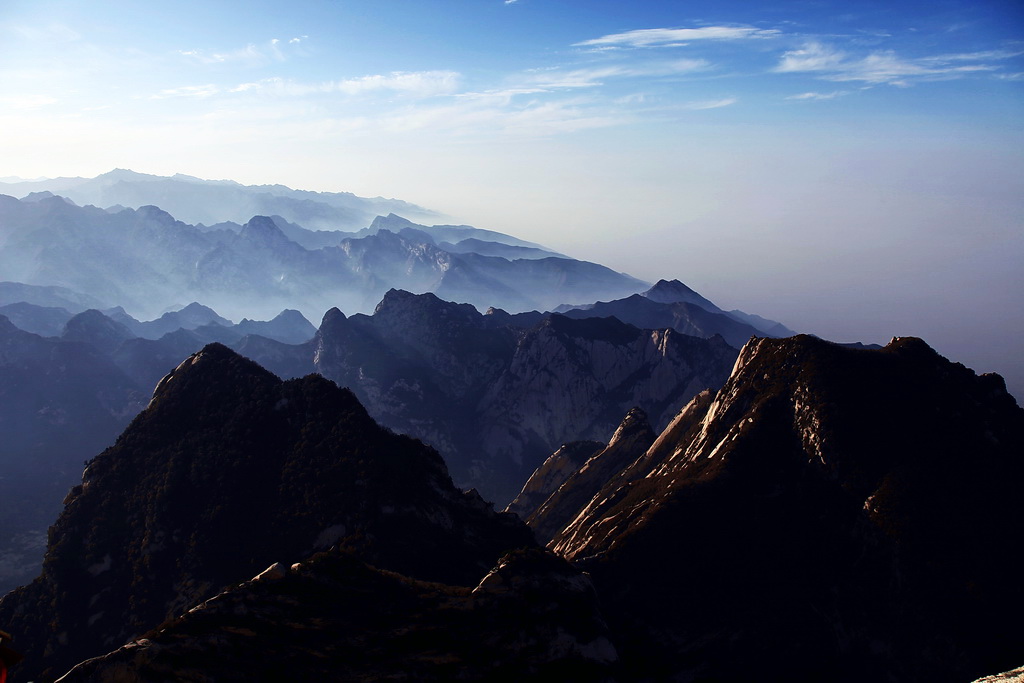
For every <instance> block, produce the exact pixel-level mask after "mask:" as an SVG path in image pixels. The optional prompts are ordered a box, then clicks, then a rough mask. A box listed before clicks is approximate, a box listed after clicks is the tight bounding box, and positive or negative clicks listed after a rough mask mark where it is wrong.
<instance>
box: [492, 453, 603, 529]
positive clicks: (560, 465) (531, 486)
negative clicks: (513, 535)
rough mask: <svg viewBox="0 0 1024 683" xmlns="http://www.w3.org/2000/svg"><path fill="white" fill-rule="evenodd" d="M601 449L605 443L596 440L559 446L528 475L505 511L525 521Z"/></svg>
mask: <svg viewBox="0 0 1024 683" xmlns="http://www.w3.org/2000/svg"><path fill="white" fill-rule="evenodd" d="M604 447H605V444H603V443H600V442H597V441H570V442H569V443H566V444H562V445H561V446H560V447H559V449H558V450H557V451H555V452H554V453H552V454H551V455H550V456H548V459H547V460H545V461H544V464H543V465H541V466H540V467H538V468H537V471H535V472H534V473H533V474H532V475H531V476H530V478H529V479H528V480H527V482H526V485H525V486H523V490H522V491H520V492H519V495H518V496H516V497H515V499H514V500H513V501H512V502H511V503H509V504H508V507H506V508H505V511H506V512H514V513H516V514H517V515H519V517H520V519H526V518H527V517H529V516H530V515H531V514H533V512H534V511H535V510H536V509H537V508H539V507H540V506H541V504H542V503H543V502H544V501H545V500H547V499H548V497H549V496H550V495H551V494H552V493H554V492H555V491H557V490H558V487H559V486H561V485H562V484H563V483H564V482H565V480H566V479H568V478H569V477H570V476H572V474H573V473H574V472H575V471H576V470H578V469H579V468H580V467H581V466H582V465H583V463H585V462H586V461H587V460H589V459H590V458H591V457H592V456H594V455H597V454H598V453H600V452H601V451H602V450H604ZM563 526H564V525H563Z"/></svg>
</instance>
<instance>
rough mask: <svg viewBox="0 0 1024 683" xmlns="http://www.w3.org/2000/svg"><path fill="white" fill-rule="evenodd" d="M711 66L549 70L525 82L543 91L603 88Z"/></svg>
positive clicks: (680, 63) (682, 63) (688, 62)
mask: <svg viewBox="0 0 1024 683" xmlns="http://www.w3.org/2000/svg"><path fill="white" fill-rule="evenodd" d="M710 66H711V65H710V64H709V63H708V62H707V61H705V60H703V59H676V60H672V61H666V62H652V63H647V64H636V65H625V64H618V65H611V66H600V67H590V68H585V69H573V70H569V71H565V70H561V69H551V70H546V71H536V72H533V73H532V74H530V75H529V76H528V77H527V81H528V82H529V83H531V84H533V85H535V86H539V87H542V88H592V87H595V86H599V85H602V84H604V82H605V81H607V80H609V79H616V78H637V77H647V76H674V75H679V74H685V73H693V72H696V71H704V70H706V69H708V68H709V67H710Z"/></svg>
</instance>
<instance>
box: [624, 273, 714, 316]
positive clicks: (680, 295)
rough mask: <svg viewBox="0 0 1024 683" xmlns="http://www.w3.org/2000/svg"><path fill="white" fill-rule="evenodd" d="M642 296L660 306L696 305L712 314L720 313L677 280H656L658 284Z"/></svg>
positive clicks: (711, 304)
mask: <svg viewBox="0 0 1024 683" xmlns="http://www.w3.org/2000/svg"><path fill="white" fill-rule="evenodd" d="M642 296H645V297H647V298H648V299H650V300H651V301H656V302H658V303H660V304H675V303H687V304H696V305H697V306H700V307H701V308H703V309H705V310H707V311H711V312H712V313H721V312H722V311H721V309H719V308H718V306H716V305H715V304H713V303H711V302H710V301H708V300H707V299H705V298H704V297H703V296H701V295H700V294H698V293H697V292H695V291H693V290H692V289H690V288H689V287H687V286H686V285H684V284H683V283H682V282H680V281H679V280H658V282H657V283H656V284H655V285H654V286H653V287H651V288H650V289H648V290H647V291H646V292H643V294H642Z"/></svg>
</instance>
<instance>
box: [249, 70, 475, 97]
mask: <svg viewBox="0 0 1024 683" xmlns="http://www.w3.org/2000/svg"><path fill="white" fill-rule="evenodd" d="M461 81H462V76H461V74H459V73H458V72H456V71H394V72H392V73H390V74H374V75H370V76H360V77H358V78H349V79H344V80H338V81H323V82H320V83H302V82H298V81H291V80H287V79H284V78H265V79H263V80H260V81H255V82H250V83H241V84H239V85H237V86H235V87H234V88H231V90H230V92H234V93H242V92H254V93H255V92H261V93H266V94H270V95H277V96H281V97H302V96H306V95H316V94H329V93H341V94H345V95H361V94H365V93H373V92H380V91H390V92H396V93H401V94H405V95H410V96H413V97H433V96H436V95H449V94H452V93H454V92H456V91H457V90H458V88H459V85H460V83H461Z"/></svg>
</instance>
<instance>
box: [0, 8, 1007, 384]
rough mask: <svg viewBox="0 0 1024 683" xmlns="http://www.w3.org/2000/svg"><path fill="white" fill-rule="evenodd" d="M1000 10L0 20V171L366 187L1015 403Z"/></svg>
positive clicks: (189, 13) (124, 14)
mask: <svg viewBox="0 0 1024 683" xmlns="http://www.w3.org/2000/svg"><path fill="white" fill-rule="evenodd" d="M1022 122H1024V10H1022V8H1021V5H1020V4H1019V3H1018V2H1015V1H1012V0H1007V1H1005V2H988V3H985V2H980V3H979V2H970V3H968V2H960V1H952V2H927V3H925V2H900V3H889V2H861V3H856V4H853V5H851V4H850V3H845V2H843V3H840V2H827V1H823V2H779V3H760V4H755V3H739V2H715V3H710V2H689V3H677V2H649V3H643V4H642V5H641V6H634V5H631V4H626V3H619V2H610V1H609V2H593V1H587V2H583V1H582V0H579V1H562V2H551V1H547V0H464V1H461V2H459V1H450V2H424V1H420V2H388V3H370V2H344V1H341V0H338V1H329V0H321V1H297V2H290V3H274V2H250V3H246V4H245V5H244V7H243V6H241V5H237V4H235V3H224V2H219V3H208V2H191V1H186V2H172V3H145V4H143V3H134V2H123V1H113V2H104V3H87V2H83V1H80V0H67V1H64V2H58V1H55V0H33V1H32V2H23V1H20V0H15V1H13V2H11V1H10V0H9V1H8V2H5V3H4V6H3V7H2V8H0V130H2V131H3V135H0V176H19V177H22V178H31V177H36V176H51V177H52V176H58V175H82V176H94V175H97V174H99V173H102V172H105V171H109V170H110V169H112V168H115V167H120V168H131V169H134V170H136V171H140V172H146V173H155V174H161V175H173V174H174V173H186V174H190V175H194V176H199V177H203V178H230V179H233V180H237V181H239V182H243V183H247V184H260V183H282V184H285V185H288V186H291V187H295V188H301V189H310V190H331V191H349V192H354V193H356V194H359V195H364V196H378V195H384V196H391V197H398V198H401V199H404V200H408V201H411V202H415V203H417V204H420V205H423V206H426V207H430V208H432V209H435V210H438V211H441V212H444V213H445V214H447V215H448V216H449V217H450V219H451V220H453V221H456V222H459V223H468V224H472V225H476V226H478V227H482V228H488V229H494V230H499V231H502V232H507V233H510V234H513V235H516V236H518V237H521V238H523V239H526V240H531V241H536V242H540V243H543V244H546V245H548V246H549V247H551V248H553V249H555V250H557V251H560V252H563V253H567V254H570V255H572V256H574V257H577V258H582V259H588V260H593V261H597V262H600V263H603V264H605V265H608V266H610V267H613V268H615V269H617V270H621V271H625V272H628V273H630V274H632V275H634V276H637V277H640V278H643V279H646V280H650V281H655V280H657V279H660V278H667V279H671V278H678V279H680V280H682V281H684V282H686V283H687V284H688V285H690V286H691V287H693V288H694V289H696V290H698V291H700V292H701V293H702V294H704V295H705V296H707V297H709V298H710V299H712V300H713V301H715V303H717V304H718V305H720V306H722V307H724V308H727V309H728V308H741V309H744V310H747V311H750V312H754V313H758V314H760V315H764V316H766V317H770V318H774V319H777V320H780V321H782V322H784V323H785V324H786V325H788V326H789V327H791V328H794V329H797V330H801V331H807V332H813V333H815V334H818V335H821V336H824V337H828V338H833V339H839V340H854V339H856V340H861V341H866V342H881V343H884V342H885V341H887V340H888V338H889V337H891V336H893V335H918V336H922V337H924V338H925V339H926V340H927V341H928V342H929V343H930V344H932V346H934V347H935V348H936V349H937V350H938V351H940V352H941V353H943V354H944V355H947V356H949V357H950V358H952V359H953V360H958V361H960V362H963V363H964V364H966V365H968V366H970V367H972V368H974V369H976V370H977V371H979V372H985V371H997V372H1000V373H1001V374H1003V375H1004V376H1005V377H1006V378H1007V380H1008V383H1009V385H1010V389H1011V390H1012V391H1014V392H1015V393H1016V395H1017V396H1018V397H1021V396H1024V361H1022V360H1021V353H1020V351H1021V347H1022V343H1021V341H1020V340H1021V339H1024V313H1022V310H1024V294H1022V292H1024V276H1022V270H1024V269H1022V267H1021V264H1022V263H1024V219H1022V217H1024V199H1022V198H1024V180H1022V179H1024V130H1022Z"/></svg>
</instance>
